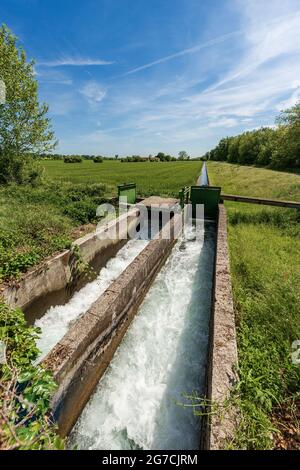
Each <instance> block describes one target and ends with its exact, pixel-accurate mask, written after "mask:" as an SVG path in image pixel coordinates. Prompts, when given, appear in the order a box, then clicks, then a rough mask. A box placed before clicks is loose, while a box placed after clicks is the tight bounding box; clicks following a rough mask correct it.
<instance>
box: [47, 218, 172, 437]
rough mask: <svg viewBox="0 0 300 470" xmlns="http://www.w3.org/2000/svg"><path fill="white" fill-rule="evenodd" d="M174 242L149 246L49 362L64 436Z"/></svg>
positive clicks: (57, 416) (55, 406) (154, 242)
mask: <svg viewBox="0 0 300 470" xmlns="http://www.w3.org/2000/svg"><path fill="white" fill-rule="evenodd" d="M180 218H181V216H180V215H175V216H174V218H173V219H172V220H171V222H169V224H170V225H171V227H169V224H166V226H165V227H164V228H163V229H162V230H164V229H166V230H169V229H171V233H174V230H177V227H178V225H179V224H180V222H181V220H180ZM160 233H161V232H160ZM175 242H176V240H175V239H174V237H172V238H171V239H162V238H160V239H157V240H152V241H150V242H149V244H148V245H147V246H146V248H145V249H144V250H143V251H142V252H141V253H140V254H139V255H138V256H137V257H136V258H135V260H134V261H133V262H132V263H131V264H130V265H129V266H128V267H127V269H125V271H124V272H123V273H122V274H121V275H120V276H119V277H118V279H117V280H116V281H115V282H114V283H113V284H112V285H111V286H110V287H109V288H108V289H107V290H106V291H105V292H104V293H103V294H102V295H101V296H100V297H99V298H98V300H97V301H96V302H95V303H94V304H93V305H92V307H91V308H90V309H89V310H88V311H87V312H86V313H85V314H84V315H82V316H81V317H79V319H78V320H77V321H76V322H75V323H74V324H73V326H72V327H71V329H70V330H69V331H68V333H66V335H65V336H64V337H63V338H62V340H61V341H59V343H58V344H57V345H56V346H55V347H54V349H53V350H52V351H51V352H50V353H49V354H48V356H47V357H46V358H45V360H44V365H45V366H46V367H47V368H48V369H50V370H51V371H52V372H53V374H54V378H55V380H56V382H57V384H58V390H57V392H56V394H55V396H54V397H53V412H54V417H55V419H56V421H57V422H58V425H59V432H60V434H61V435H62V436H66V435H68V433H69V432H70V430H71V429H72V427H73V425H74V424H75V422H76V420H77V419H78V417H79V416H80V413H81V412H82V410H83V408H84V406H85V404H86V403H87V401H88V399H89V398H90V396H91V394H92V392H93V390H94V388H95V386H96V385H97V383H98V381H99V379H100V378H101V376H102V375H103V373H104V372H105V370H106V368H107V366H108V365H109V363H110V361H111V359H112V357H113V355H114V352H115V351H116V349H117V347H118V345H119V344H120V342H121V340H122V338H123V336H124V334H125V332H126V330H127V328H128V326H129V325H130V323H131V321H132V319H133V317H134V315H135V313H136V312H137V309H138V307H139V305H140V303H141V301H142V300H143V298H144V295H145V293H146V292H147V290H148V289H149V287H150V285H151V283H152V280H153V279H154V277H155V275H156V273H157V272H158V271H159V270H160V268H161V267H162V265H163V263H164V262H165V260H166V259H167V257H168V255H169V253H170V251H171V249H172V247H173V245H174V244H175Z"/></svg>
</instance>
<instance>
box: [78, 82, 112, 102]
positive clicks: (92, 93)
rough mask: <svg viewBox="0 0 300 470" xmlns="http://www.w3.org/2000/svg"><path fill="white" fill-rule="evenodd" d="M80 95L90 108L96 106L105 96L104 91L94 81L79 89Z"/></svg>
mask: <svg viewBox="0 0 300 470" xmlns="http://www.w3.org/2000/svg"><path fill="white" fill-rule="evenodd" d="M80 93H81V94H82V95H83V96H84V97H85V98H86V99H87V100H88V102H89V104H90V106H92V107H93V106H97V105H98V104H99V103H100V102H101V101H102V100H103V99H104V98H105V96H106V89H105V88H103V86H102V85H100V84H99V83H98V82H96V81H93V80H91V81H89V82H86V83H85V84H84V86H83V87H82V88H81V90H80Z"/></svg>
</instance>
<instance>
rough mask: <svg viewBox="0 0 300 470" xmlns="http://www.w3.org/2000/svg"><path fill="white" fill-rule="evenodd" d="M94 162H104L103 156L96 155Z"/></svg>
mask: <svg viewBox="0 0 300 470" xmlns="http://www.w3.org/2000/svg"><path fill="white" fill-rule="evenodd" d="M93 162H94V163H103V157H94V158H93Z"/></svg>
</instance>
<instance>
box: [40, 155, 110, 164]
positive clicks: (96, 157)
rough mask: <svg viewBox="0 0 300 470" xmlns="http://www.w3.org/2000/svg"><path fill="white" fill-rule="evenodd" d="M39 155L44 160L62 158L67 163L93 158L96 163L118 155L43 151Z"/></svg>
mask: <svg viewBox="0 0 300 470" xmlns="http://www.w3.org/2000/svg"><path fill="white" fill-rule="evenodd" d="M39 157H40V158H41V159H43V160H62V161H64V162H65V163H80V162H82V161H83V160H93V161H94V162H96V163H99V162H103V160H115V158H116V157H102V155H64V154H60V153H42V154H40V155H39Z"/></svg>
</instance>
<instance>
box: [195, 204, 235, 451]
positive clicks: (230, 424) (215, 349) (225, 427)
mask: <svg viewBox="0 0 300 470" xmlns="http://www.w3.org/2000/svg"><path fill="white" fill-rule="evenodd" d="M237 363H238V354H237V344H236V330H235V315H234V307H233V299H232V287H231V276H230V261H229V252H228V240H227V217H226V209H225V207H224V205H223V204H220V205H219V218H218V233H217V246H216V260H215V276H214V289H213V308H212V317H211V329H210V351H209V360H208V373H207V398H208V400H210V402H211V403H212V404H213V405H217V413H216V414H213V415H212V416H211V417H210V419H207V420H206V421H204V426H203V428H204V429H203V436H202V446H203V447H204V448H206V449H211V450H221V449H224V447H225V446H226V443H227V442H229V441H230V439H231V438H232V436H233V433H234V431H235V428H236V425H237V411H236V409H234V408H233V407H223V406H222V405H223V404H224V401H225V400H226V399H227V398H228V397H229V396H230V393H231V391H232V388H233V386H234V385H235V384H236V382H237V379H238V376H237V372H236V369H237ZM208 411H209V410H208Z"/></svg>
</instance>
